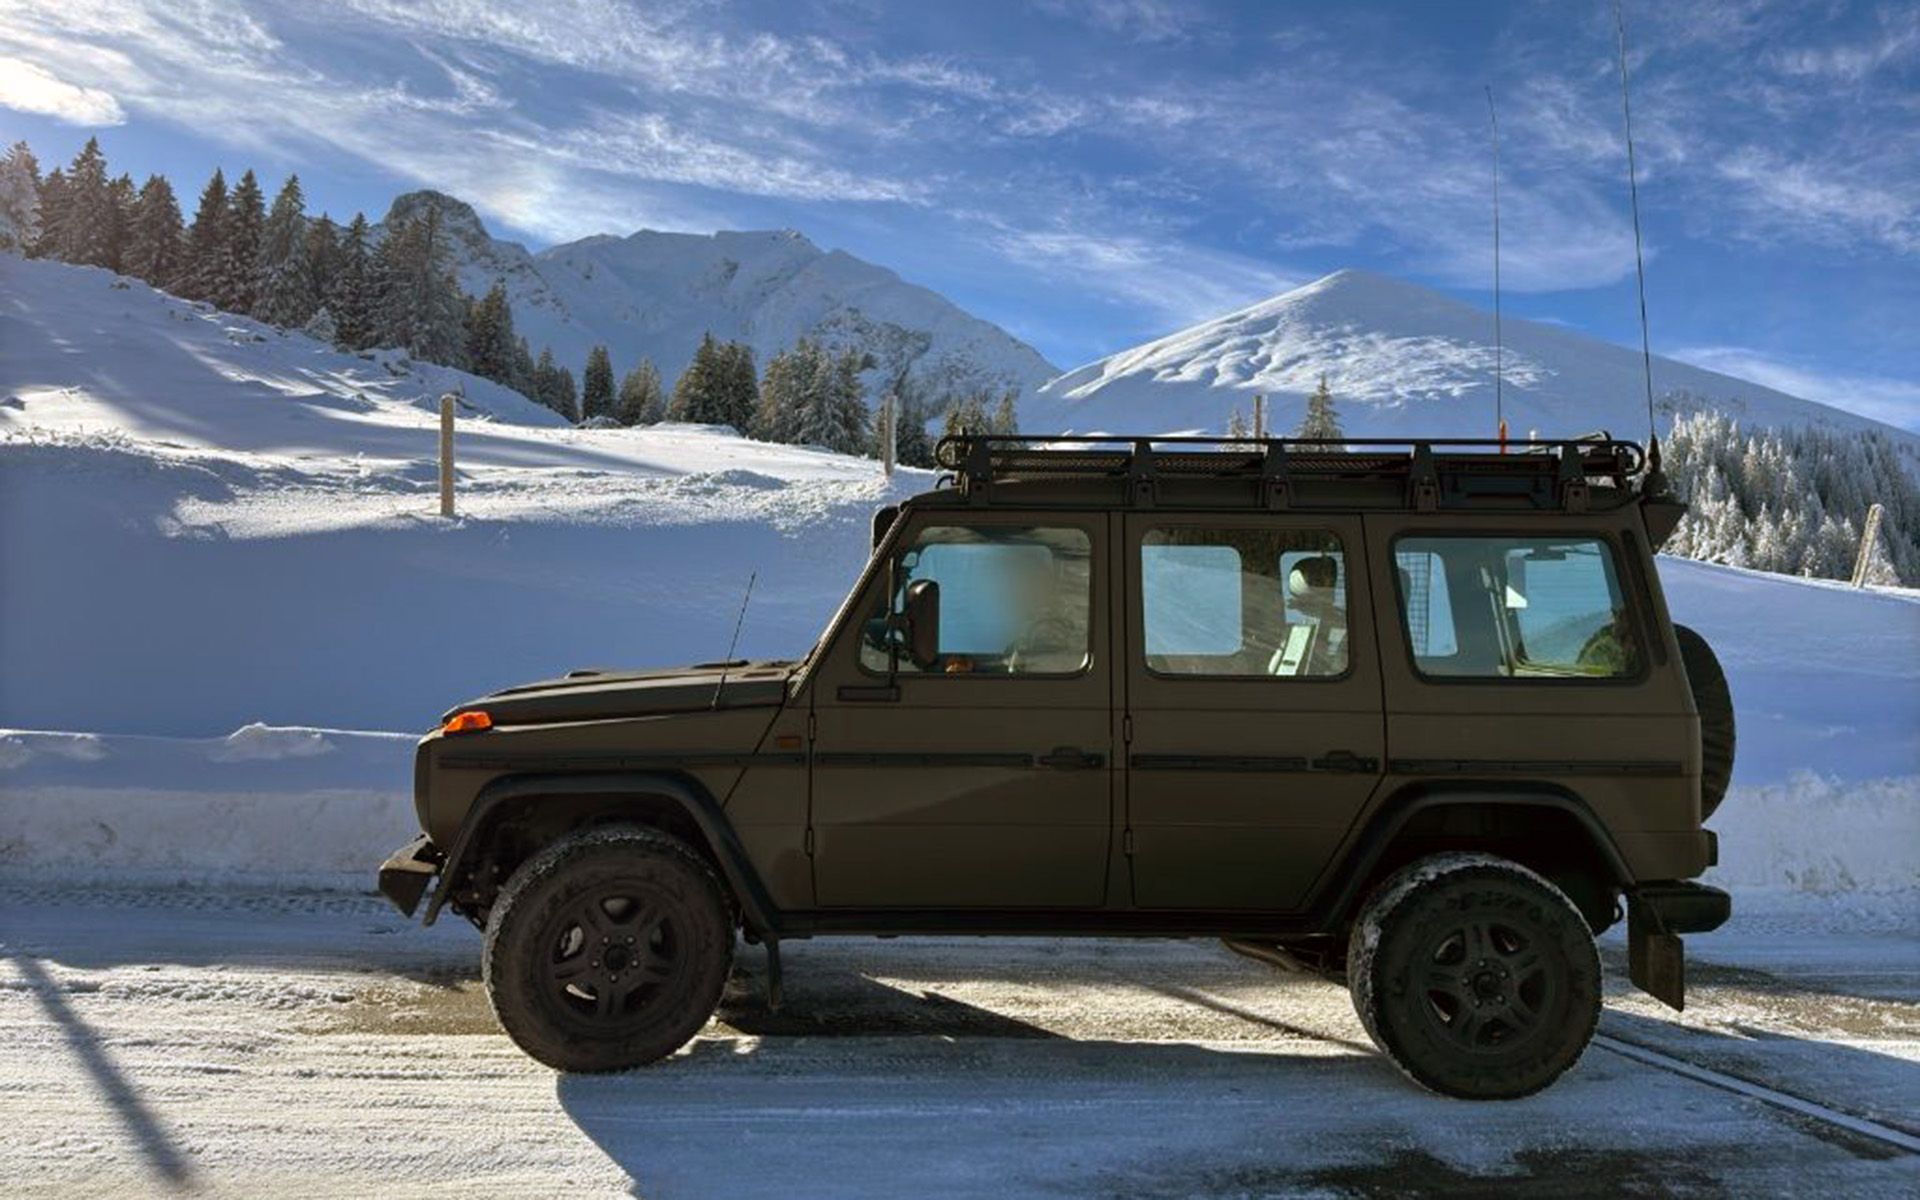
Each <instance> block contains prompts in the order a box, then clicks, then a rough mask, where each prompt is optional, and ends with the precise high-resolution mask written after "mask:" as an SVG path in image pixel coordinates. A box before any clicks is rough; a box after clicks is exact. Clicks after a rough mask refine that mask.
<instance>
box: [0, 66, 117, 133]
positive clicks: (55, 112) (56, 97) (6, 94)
mask: <svg viewBox="0 0 1920 1200" xmlns="http://www.w3.org/2000/svg"><path fill="white" fill-rule="evenodd" d="M0 108H11V109H14V110H15V111H17V112H25V113H37V114H39V115H40V116H45V117H54V118H56V119H58V120H61V121H65V122H67V123H68V124H69V125H118V124H120V123H122V122H123V121H125V120H126V119H127V114H126V113H125V112H123V111H121V108H120V102H119V101H117V100H115V99H114V98H113V94H112V93H110V92H106V91H103V90H101V89H99V88H90V87H82V86H80V85H78V84H72V83H68V82H67V81H66V80H64V79H61V78H60V77H58V76H56V75H55V74H54V73H53V72H51V71H49V70H47V69H46V68H45V67H42V66H40V65H39V64H37V63H31V62H26V61H24V60H22V59H18V58H0Z"/></svg>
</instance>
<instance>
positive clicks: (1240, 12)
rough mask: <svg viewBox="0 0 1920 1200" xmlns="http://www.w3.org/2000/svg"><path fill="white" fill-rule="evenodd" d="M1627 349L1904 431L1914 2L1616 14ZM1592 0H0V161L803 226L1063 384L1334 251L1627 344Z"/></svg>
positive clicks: (522, 224) (1911, 255)
mask: <svg viewBox="0 0 1920 1200" xmlns="http://www.w3.org/2000/svg"><path fill="white" fill-rule="evenodd" d="M1627 13H1628V20H1629V33H1630V37H1631V39H1632V41H1633V44H1634V55H1633V64H1632V65H1633V71H1634V77H1635V96H1634V103H1635V119H1636V122H1637V129H1636V134H1637V141H1638V150H1639V153H1640V159H1641V171H1642V179H1641V183H1642V200H1643V204H1644V217H1645V220H1646V226H1647V239H1648V250H1649V254H1650V258H1649V272H1650V277H1649V304H1650V307H1651V310H1652V316H1653V321H1654V338H1655V349H1656V350H1659V351H1661V352H1663V353H1669V354H1673V355H1675V356H1677V357H1682V358H1687V359H1689V360H1691V361H1695V362H1698V363H1700V364H1702V365H1705V366H1710V367H1714V368H1716V369H1720V370H1725V371H1728V372H1729V373H1733V374H1739V375H1744V376H1746V377H1749V378H1753V379H1756V380H1758V381H1760V382H1763V383H1767V384H1771V385H1773V386H1776V387H1781V388H1783V389H1785V390H1787V391H1791V392H1796V393H1798V394H1802V395H1806V396H1809V397H1811V398H1814V399H1819V400H1824V401H1827V402H1829V403H1835V404H1839V405H1842V406H1844V407H1848V408H1852V409H1854V410H1856V411H1861V412H1864V413H1867V414H1869V415H1873V416H1878V417H1880V418H1881V419H1884V420H1890V421H1893V422H1896V423H1899V424H1902V425H1905V426H1907V427H1909V428H1920V6H1916V5H1914V4H1911V3H1907V4H1891V5H1883V4H1866V3H1863V4H1842V3H1834V4H1824V3H1807V2H1803V3H1795V4H1767V3H1757V2H1749V0H1721V2H1699V0H1661V2H1660V3H1659V4H1657V5H1656V4H1652V3H1647V2H1646V0H1630V2H1629V4H1628V7H1627ZM1613 45H1614V43H1613V24H1612V10H1611V7H1610V5H1608V4H1607V3H1606V2H1605V0H1592V2H1588V0H1571V2H1567V0H1534V2H1524V0H1523V2H1520V3H1512V4H1447V5H1437V4H1428V3H1399V4H1393V3H1377V4H1369V3H1352V4H1342V5H1327V4H1324V3H1301V4H1293V3H1249V4H1226V3H1191V4H1188V3H1175V2H1173V0H1029V2H1025V3H1016V2H1014V0H964V2H959V3H941V2H935V0H915V2H912V3H904V2H903V3H884V2H883V0H789V2H786V3H762V4H746V3H723V2H720V0H683V2H669V3H659V4H629V3H612V2H610V0H543V2H521V3H502V2H498V0H425V2H419V3H405V2H402V0H330V2H326V3H319V4H315V3H311V2H305V3H272V2H263V3H252V4H243V3H237V2H236V3H226V4H220V3H208V2H202V0H99V2H96V0H0V138H4V139H6V140H7V141H12V140H13V139H15V138H21V137H24V138H26V139H27V140H28V141H30V142H31V143H32V144H33V145H34V146H35V148H36V149H37V150H38V151H39V152H40V153H41V157H42V159H43V165H49V166H50V165H52V164H53V163H54V162H56V161H61V160H64V159H66V158H68V157H70V156H71V155H72V153H73V151H74V150H75V149H77V147H78V145H79V144H80V142H81V141H83V140H84V139H85V138H86V137H87V136H88V135H89V134H90V133H97V134H99V135H100V137H101V139H102V142H103V144H104V145H105V146H106V148H107V151H108V153H109V156H110V159H111V162H112V164H113V165H114V167H115V169H116V170H118V169H126V170H131V171H133V172H134V173H135V175H136V177H139V176H142V175H144V173H146V172H148V171H161V172H164V173H166V174H167V175H169V176H170V177H171V178H172V179H173V181H174V183H175V186H176V188H177V189H178V190H179V191H180V192H181V193H182V199H183V202H185V203H188V204H189V205H190V204H191V200H192V197H193V195H194V194H195V193H196V192H197V191H198V188H199V186H200V184H201V183H202V182H203V181H204V179H205V177H206V175H207V174H208V172H209V171H210V170H211V169H212V167H213V166H215V165H216V164H219V165H223V166H225V167H227V168H228V169H229V170H230V171H231V170H234V169H237V168H239V167H242V166H253V167H255V168H256V169H258V170H260V171H261V172H262V173H263V175H265V176H266V177H267V182H268V186H269V187H272V186H277V183H278V180H279V177H280V176H282V175H284V174H285V173H286V172H288V171H295V170H297V171H298V172H299V173H300V175H301V179H302V182H303V183H304V184H305V185H306V188H307V195H308V197H309V202H310V205H311V206H312V207H315V208H326V209H329V210H331V211H333V212H334V213H335V214H336V215H340V214H343V213H350V212H351V211H352V210H354V209H356V208H360V209H366V210H367V211H368V212H369V214H370V215H378V214H379V213H380V212H382V211H384V209H385V206H386V203H387V201H388V199H390V198H391V196H392V195H393V194H394V193H395V192H397V191H400V190H404V189H409V188H413V187H418V186H429V185H430V186H434V187H439V188H441V189H443V190H446V191H450V192H453V193H455V194H457V195H460V196H462V197H463V198H465V199H467V200H470V201H471V202H473V203H474V205H475V206H476V207H477V208H478V209H479V210H480V212H481V214H482V215H483V217H485V218H486V219H487V221H488V223H489V225H490V226H491V227H492V228H493V229H494V231H495V233H496V234H500V235H503V236H510V237H515V238H518V239H521V240H524V241H527V242H528V243H530V244H532V245H534V246H543V245H548V244H551V243H553V242H555V241H562V240H567V239H570V238H575V237H580V236H584V235H586V234H589V233H597V232H616V233H625V232H628V231H630V230H632V229H635V228H640V227H652V228H658V229H674V230H688V231H698V232H706V231H710V230H713V229H717V228H778V227H792V228H797V229H800V230H802V231H804V232H805V233H807V234H808V235H809V236H810V237H812V238H813V240H815V241H816V242H818V243H820V244H822V245H824V246H830V247H839V248H843V249H846V250H848V251H850V252H852V253H854V254H858V255H860V256H861V257H864V258H867V259H870V260H872V261H875V262H878V263H882V264H884V265H887V266H889V267H892V268H894V269H895V270H897V271H899V272H900V273H901V274H902V275H904V276H906V277H907V278H909V279H911V280H914V281H915V282H919V283H924V284H926V285H928V286H930V287H933V288H935V289H937V290H939V291H941V292H943V293H945V294H946V295H948V296H950V297H952V298H953V299H954V300H956V301H958V302H959V303H961V304H962V305H963V306H965V307H967V308H969V309H971V310H972V311H974V312H976V313H978V314H980V315H981V316H984V317H987V318H989V319H991V320H994V321H996V322H998V323H1000V324H1002V325H1004V326H1005V327H1007V328H1008V329H1010V330H1012V331H1013V332H1014V333H1016V334H1018V335H1019V336H1021V337H1024V338H1026V339H1027V340H1028V341H1030V342H1032V343H1033V344H1034V345H1035V346H1037V347H1038V348H1039V349H1040V350H1041V351H1042V352H1043V353H1045V354H1046V355H1047V356H1048V357H1049V358H1051V359H1053V360H1054V361H1055V362H1056V363H1058V364H1059V365H1061V366H1062V367H1071V366H1074V365H1076V364H1078V363H1080V362H1083V361H1086V360H1088V359H1091V358H1094V357H1097V356H1098V355H1100V354H1103V353H1107V352H1110V351H1113V350H1117V349H1121V348H1123V347H1126V346H1128V345H1131V344H1134V343H1136V342H1138V341H1141V340H1143V339H1146V338H1149V337H1152V336H1156V335H1158V334H1162V333H1166V332H1169V331H1171V330H1173V329H1176V328H1178V327H1180V326H1182V325H1184V324H1187V323H1190V322H1192V321H1194V320H1198V319H1201V318H1204V317H1208V316H1212V315H1216V314H1218V313H1220V312H1223V311H1226V310H1228V309H1231V308H1233V307H1237V306H1239V305H1241V304H1244V303H1246V302H1249V301H1252V300H1255V299H1258V298H1261V297H1264V296H1266V295H1270V294H1272V293H1274V292H1276V291H1280V290H1284V289H1285V288H1287V287H1290V286H1293V285H1295V284H1298V283H1302V282H1305V281H1307V280H1309V279H1312V278H1315V277H1317V276H1319V275H1322V274H1324V273H1326V272H1328V271H1331V270H1334V269H1336V268H1339V267H1343V266H1357V267H1366V268H1370V269H1374V270H1379V271H1385V272H1388V273H1392V274H1395V275H1400V276H1403V277H1407V278H1411V279H1414V280H1418V281H1420V282H1423V283H1428V284H1432V285H1435V286H1439V287H1442V288H1444V289H1446V290H1448V291H1451V292H1453V293H1455V294H1457V295H1460V296H1462V297H1463V298H1466V299H1469V300H1472V301H1474V302H1477V303H1487V302H1489V299H1490V294H1489V291H1488V280H1489V278H1490V253H1489V219H1490V218H1489V208H1488V178H1489V169H1490V167H1489V153H1488V145H1487V126H1486V102H1485V98H1484V94H1483V91H1482V88H1483V87H1484V86H1488V85H1491V86H1492V88H1493V89H1494V92H1495V95H1496V98H1497V99H1498V102H1499V108H1500V122H1501V131H1502V134H1503V161H1504V165H1505V177H1504V190H1503V236H1504V248H1505V260H1504V269H1505V278H1506V282H1507V285H1508V288H1509V292H1508V296H1507V302H1508V305H1509V309H1510V311H1512V312H1515V313H1517V314H1520V315H1524V316H1534V317H1543V318H1547V319H1551V320H1557V321H1563V322H1566V323H1568V324H1570V325H1573V326H1575V327H1577V328H1580V329H1582V330H1584V331H1587V332H1590V333H1593V334H1596V335H1599V336H1602V337H1605V338H1608V339H1611V340H1614V341H1619V342H1629V343H1631V342H1634V341H1636V339H1637V331H1636V328H1635V325H1634V307H1633V293H1632V286H1633V284H1632V262H1633V259H1632V242H1631V225H1630V221H1629V215H1628V211H1627V205H1626V192H1625V180H1624V175H1623V167H1622V150H1621V143H1620V136H1619V132H1620V119H1619V118H1620V114H1619V97H1618V93H1617V90H1616V87H1617V84H1616V79H1615V76H1614V74H1613V72H1614V60H1613V57H1612V56H1613Z"/></svg>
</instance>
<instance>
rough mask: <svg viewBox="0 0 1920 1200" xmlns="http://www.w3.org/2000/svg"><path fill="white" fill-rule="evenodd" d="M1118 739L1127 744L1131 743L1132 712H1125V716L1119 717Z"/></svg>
mask: <svg viewBox="0 0 1920 1200" xmlns="http://www.w3.org/2000/svg"><path fill="white" fill-rule="evenodd" d="M1120 740H1121V741H1123V742H1125V743H1126V744H1127V745H1129V746H1131V745H1133V714H1132V713H1127V714H1126V715H1125V716H1123V717H1121V718H1120Z"/></svg>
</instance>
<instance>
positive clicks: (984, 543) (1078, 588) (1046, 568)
mask: <svg viewBox="0 0 1920 1200" xmlns="http://www.w3.org/2000/svg"><path fill="white" fill-rule="evenodd" d="M1092 562H1093V544H1092V542H1091V540H1090V539H1089V538H1088V536H1087V534H1086V533H1085V531H1083V530H1079V529H1072V528H1066V527H1020V526H1010V525H977V526H965V525H933V526H929V527H927V528H925V529H923V530H921V531H920V532H919V533H918V534H917V535H915V536H914V538H913V540H912V542H911V543H910V544H909V545H908V546H907V548H906V549H905V550H903V551H901V552H900V554H899V555H898V557H897V558H896V559H895V560H894V565H893V580H892V594H891V596H886V595H883V596H882V597H881V601H880V603H879V604H878V605H876V606H875V609H874V611H873V612H871V613H869V614H868V619H867V621H866V624H865V627H864V629H863V631H862V637H861V641H860V665H861V666H863V667H865V668H866V669H867V670H869V671H875V672H886V671H889V670H896V669H897V670H898V671H899V672H901V673H903V674H936V675H1071V674H1074V673H1076V672H1079V671H1082V670H1085V669H1086V666H1087V664H1088V662H1089V661H1090V651H1091V639H1090V636H1089V631H1090V628H1091V624H1092ZM921 581H927V582H930V583H932V584H934V585H935V586H937V588H938V589H939V622H938V626H937V628H938V636H937V643H936V644H937V647H938V653H937V655H936V656H935V657H934V658H933V659H932V660H931V661H929V662H916V661H915V660H914V658H913V656H912V655H911V654H910V653H908V647H907V643H906V631H905V629H904V627H903V625H902V623H901V620H900V614H901V612H902V609H903V607H904V601H905V598H906V595H907V589H908V588H909V587H911V586H912V585H913V584H915V583H918V582H921Z"/></svg>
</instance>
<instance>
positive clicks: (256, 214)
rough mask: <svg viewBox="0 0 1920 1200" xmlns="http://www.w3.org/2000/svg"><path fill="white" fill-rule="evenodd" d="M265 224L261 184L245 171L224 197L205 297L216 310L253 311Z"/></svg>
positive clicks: (257, 298)
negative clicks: (212, 270)
mask: <svg viewBox="0 0 1920 1200" xmlns="http://www.w3.org/2000/svg"><path fill="white" fill-rule="evenodd" d="M266 223H267V211H266V199H265V197H264V196H263V195H262V194H261V192H260V181H259V180H257V179H255V178H254V177H253V172H252V171H248V172H246V173H245V174H243V175H241V176H240V182H239V183H237V184H235V185H234V186H233V191H232V193H231V194H229V195H228V196H227V218H226V227H225V229H224V230H223V231H222V233H223V236H222V238H221V247H220V262H219V266H218V267H217V268H216V269H215V274H214V280H213V294H212V295H211V296H209V297H208V299H210V300H212V301H213V303H214V306H215V307H217V308H223V309H225V310H226V311H228V312H234V313H252V312H254V311H255V309H256V306H257V304H258V301H259V294H260V287H259V269H260V236H261V231H262V229H263V228H264V227H265V226H266Z"/></svg>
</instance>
